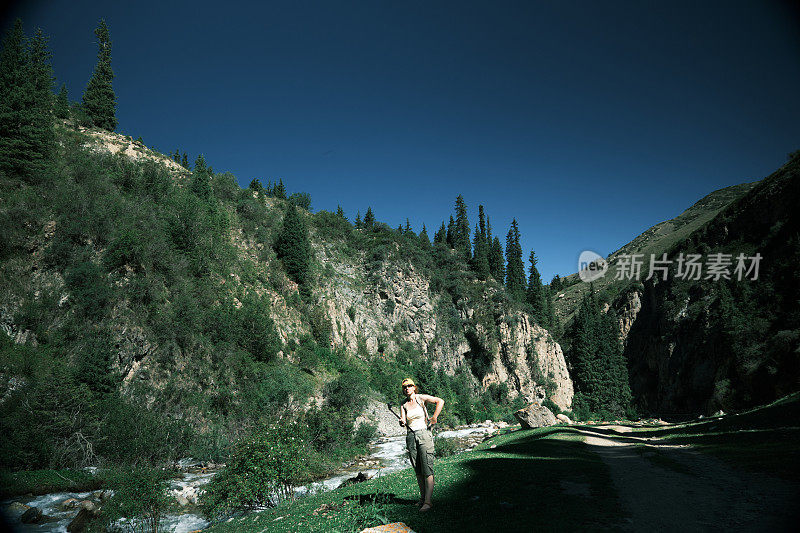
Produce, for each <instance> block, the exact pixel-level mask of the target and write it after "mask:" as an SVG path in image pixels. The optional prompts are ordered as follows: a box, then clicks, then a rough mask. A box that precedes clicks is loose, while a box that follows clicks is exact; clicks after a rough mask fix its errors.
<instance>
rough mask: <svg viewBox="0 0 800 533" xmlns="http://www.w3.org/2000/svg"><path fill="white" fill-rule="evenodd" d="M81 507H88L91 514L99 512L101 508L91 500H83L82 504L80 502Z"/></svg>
mask: <svg viewBox="0 0 800 533" xmlns="http://www.w3.org/2000/svg"><path fill="white" fill-rule="evenodd" d="M78 505H79V507H80V508H81V509H86V510H87V511H89V512H90V513H91V514H93V515H94V514H97V512H98V511H99V510H100V508H99V507H98V506H97V504H96V503H94V502H93V501H91V500H83V501H82V502H81V503H80V504H78Z"/></svg>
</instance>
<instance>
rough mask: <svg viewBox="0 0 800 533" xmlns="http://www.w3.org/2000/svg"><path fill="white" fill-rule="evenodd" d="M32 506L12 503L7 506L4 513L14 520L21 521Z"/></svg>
mask: <svg viewBox="0 0 800 533" xmlns="http://www.w3.org/2000/svg"><path fill="white" fill-rule="evenodd" d="M30 508H31V507H30V505H25V504H24V503H22V502H11V503H10V504H8V505H6V506H5V508H4V509H3V511H5V515H6V516H8V517H10V518H13V519H19V517H20V516H22V515H23V513H25V511H27V510H28V509H30Z"/></svg>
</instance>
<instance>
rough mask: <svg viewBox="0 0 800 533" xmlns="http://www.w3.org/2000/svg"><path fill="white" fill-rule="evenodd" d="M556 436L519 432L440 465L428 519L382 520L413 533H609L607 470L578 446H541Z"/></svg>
mask: <svg viewBox="0 0 800 533" xmlns="http://www.w3.org/2000/svg"><path fill="white" fill-rule="evenodd" d="M562 431H563V430H560V429H555V428H554V429H551V430H539V431H519V432H517V433H515V434H513V435H511V436H509V437H510V438H507V439H504V441H502V442H498V443H497V446H496V447H495V448H493V449H482V450H480V451H476V452H473V453H471V454H470V455H469V456H466V457H468V458H466V459H465V456H460V459H459V460H456V461H442V462H440V463H439V464H438V465H437V469H436V480H437V488H436V490H435V491H434V498H433V500H434V509H433V510H432V511H431V512H429V513H419V512H418V511H417V510H416V508H415V507H414V508H409V507H407V506H406V507H400V506H393V505H389V506H387V514H388V515H389V516H391V517H393V518H395V519H397V520H402V521H404V522H405V523H406V524H408V525H409V526H411V527H412V528H413V529H414V530H415V531H418V532H437V531H484V532H485V531H487V529H488V530H490V531H531V530H546V531H553V530H564V531H566V530H578V529H581V530H585V529H609V528H611V529H613V528H614V527H615V526H616V525H617V524H619V521H620V516H619V512H620V511H619V503H618V501H617V497H616V494H615V492H614V490H613V488H612V487H613V484H612V482H611V480H610V478H609V476H608V471H607V468H606V467H605V465H604V464H603V463H602V461H601V460H599V458H598V457H597V456H596V455H595V454H593V453H591V452H590V451H588V450H587V448H586V446H585V444H583V443H582V442H580V441H577V440H572V441H570V440H557V439H552V438H547V437H548V436H550V435H553V434H554V433H559V432H562ZM575 487H579V489H580V490H578V491H575V490H574V489H575Z"/></svg>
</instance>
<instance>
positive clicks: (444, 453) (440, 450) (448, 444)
mask: <svg viewBox="0 0 800 533" xmlns="http://www.w3.org/2000/svg"><path fill="white" fill-rule="evenodd" d="M433 448H434V450H435V453H436V457H449V456H451V455H455V453H456V443H455V442H454V441H453V439H445V438H442V437H436V438H435V439H433Z"/></svg>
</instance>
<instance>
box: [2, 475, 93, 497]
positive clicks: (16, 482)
mask: <svg viewBox="0 0 800 533" xmlns="http://www.w3.org/2000/svg"><path fill="white" fill-rule="evenodd" d="M101 484H102V480H100V479H98V478H96V477H95V476H93V475H92V474H90V473H88V472H85V471H82V470H66V469H65V470H28V471H21V472H11V471H8V470H2V471H0V498H7V497H9V496H17V495H20V494H34V495H39V494H48V493H51V492H86V491H90V490H96V489H99V488H100V486H101Z"/></svg>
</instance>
